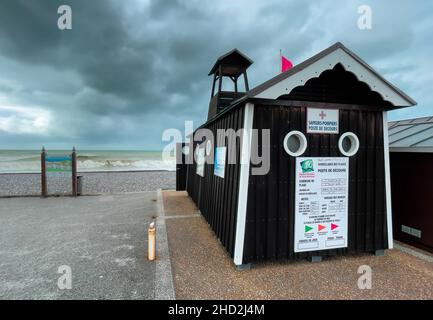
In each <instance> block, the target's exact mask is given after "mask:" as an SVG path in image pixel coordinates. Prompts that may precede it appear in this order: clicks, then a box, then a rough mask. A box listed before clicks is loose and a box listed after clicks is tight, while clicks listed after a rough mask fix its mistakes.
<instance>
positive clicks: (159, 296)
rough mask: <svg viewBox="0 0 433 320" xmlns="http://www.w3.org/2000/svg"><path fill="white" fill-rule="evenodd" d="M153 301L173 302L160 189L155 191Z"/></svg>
mask: <svg viewBox="0 0 433 320" xmlns="http://www.w3.org/2000/svg"><path fill="white" fill-rule="evenodd" d="M157 210H158V219H157V221H156V266H155V269H156V270H155V300H175V299H176V295H175V292H174V285H173V275H172V271H171V261H170V252H169V248H168V239H167V229H166V226H165V211H164V203H163V197H162V189H158V191H157Z"/></svg>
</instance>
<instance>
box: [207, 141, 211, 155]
mask: <svg viewBox="0 0 433 320" xmlns="http://www.w3.org/2000/svg"><path fill="white" fill-rule="evenodd" d="M211 151H212V142H211V141H210V140H208V141H207V143H206V155H207V156H210V153H211Z"/></svg>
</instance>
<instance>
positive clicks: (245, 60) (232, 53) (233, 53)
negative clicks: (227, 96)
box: [208, 48, 253, 76]
mask: <svg viewBox="0 0 433 320" xmlns="http://www.w3.org/2000/svg"><path fill="white" fill-rule="evenodd" d="M230 56H237V58H238V59H240V61H241V63H243V64H244V66H245V68H248V67H249V66H250V65H252V64H253V60H251V59H250V58H248V57H247V56H246V55H245V54H243V53H242V52H240V51H239V50H238V49H237V48H234V49H232V50H230V51H229V52H227V53H225V54H223V55H222V56H221V57H219V58H218V59H217V61H216V62H215V64H214V65H213V67H212V69H211V70H210V71H209V74H208V75H209V76H210V75H211V74H213V73H215V71H216V70H217V68H218V66H219V65H220V64H221V63H222V62H224V61H225V60H227V59H228V58H229V57H230Z"/></svg>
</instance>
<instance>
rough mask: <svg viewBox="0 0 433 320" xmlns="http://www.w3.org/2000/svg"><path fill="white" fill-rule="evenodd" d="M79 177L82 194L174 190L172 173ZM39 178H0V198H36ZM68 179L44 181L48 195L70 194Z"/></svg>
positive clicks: (134, 173) (102, 173) (85, 175)
mask: <svg viewBox="0 0 433 320" xmlns="http://www.w3.org/2000/svg"><path fill="white" fill-rule="evenodd" d="M78 175H79V176H83V194H101V193H119V192H141V191H155V190H157V189H158V188H162V189H174V188H175V187H176V173H175V172H173V171H139V172H137V171H136V172H89V173H87V172H86V173H79V174H78ZM40 188H41V186H40V174H35V173H30V174H0V197H4V196H37V195H40V190H41V189H40ZM70 188H71V180H70V178H69V177H48V192H49V193H50V194H70V192H71V191H70Z"/></svg>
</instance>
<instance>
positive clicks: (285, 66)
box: [281, 56, 293, 72]
mask: <svg viewBox="0 0 433 320" xmlns="http://www.w3.org/2000/svg"><path fill="white" fill-rule="evenodd" d="M292 67H293V63H292V62H291V61H290V60H289V59H287V58H286V57H285V56H281V72H286V71H287V70H290V69H291V68H292Z"/></svg>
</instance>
